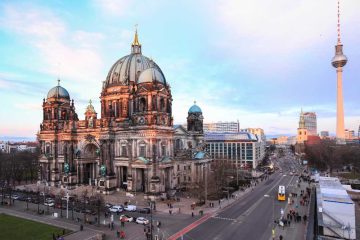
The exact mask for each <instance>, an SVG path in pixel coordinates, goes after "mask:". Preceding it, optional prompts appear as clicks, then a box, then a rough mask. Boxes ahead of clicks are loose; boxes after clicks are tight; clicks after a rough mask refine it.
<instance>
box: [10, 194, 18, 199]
mask: <svg viewBox="0 0 360 240" xmlns="http://www.w3.org/2000/svg"><path fill="white" fill-rule="evenodd" d="M11 199H14V200H18V199H19V195H17V194H14V195H11Z"/></svg>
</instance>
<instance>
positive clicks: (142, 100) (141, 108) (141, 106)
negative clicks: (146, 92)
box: [139, 98, 146, 112]
mask: <svg viewBox="0 0 360 240" xmlns="http://www.w3.org/2000/svg"><path fill="white" fill-rule="evenodd" d="M139 111H140V112H145V111H146V100H145V98H140V103H139Z"/></svg>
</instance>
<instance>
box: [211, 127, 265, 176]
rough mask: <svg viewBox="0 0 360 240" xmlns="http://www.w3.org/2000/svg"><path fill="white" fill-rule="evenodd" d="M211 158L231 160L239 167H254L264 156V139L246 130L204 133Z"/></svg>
mask: <svg viewBox="0 0 360 240" xmlns="http://www.w3.org/2000/svg"><path fill="white" fill-rule="evenodd" d="M205 143H206V150H207V152H208V153H209V154H210V156H211V158H213V159H214V160H217V159H222V160H223V159H227V160H232V161H234V163H235V164H236V165H238V166H239V167H244V168H245V167H247V168H253V169H254V168H256V166H257V165H258V164H259V162H260V161H262V159H263V158H264V156H265V141H264V140H263V139H262V138H260V137H257V136H255V135H254V134H251V133H248V132H238V133H217V132H212V133H205Z"/></svg>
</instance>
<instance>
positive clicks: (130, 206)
mask: <svg viewBox="0 0 360 240" xmlns="http://www.w3.org/2000/svg"><path fill="white" fill-rule="evenodd" d="M124 209H125V210H126V211H129V212H136V206H135V205H127V206H125V207H124Z"/></svg>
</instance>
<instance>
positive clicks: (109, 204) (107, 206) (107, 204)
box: [105, 203, 113, 208]
mask: <svg viewBox="0 0 360 240" xmlns="http://www.w3.org/2000/svg"><path fill="white" fill-rule="evenodd" d="M112 206H113V205H112V204H111V203H105V207H106V208H111V207H112Z"/></svg>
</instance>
